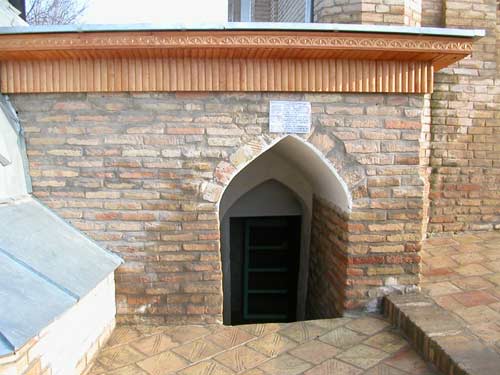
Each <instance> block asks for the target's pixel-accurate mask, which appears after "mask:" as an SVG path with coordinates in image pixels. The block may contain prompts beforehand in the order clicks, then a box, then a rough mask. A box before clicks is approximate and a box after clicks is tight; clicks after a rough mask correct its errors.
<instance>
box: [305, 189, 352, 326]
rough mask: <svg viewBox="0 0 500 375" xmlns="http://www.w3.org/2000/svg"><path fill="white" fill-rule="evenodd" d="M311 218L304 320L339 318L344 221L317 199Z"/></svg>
mask: <svg viewBox="0 0 500 375" xmlns="http://www.w3.org/2000/svg"><path fill="white" fill-rule="evenodd" d="M312 216H313V218H312V223H311V249H310V255H309V256H310V260H311V261H310V263H309V281H308V289H307V290H308V296H307V303H306V317H307V319H322V318H331V317H336V316H340V312H341V311H343V310H344V303H345V300H346V288H347V257H348V255H347V236H346V234H347V229H348V217H347V216H346V215H343V214H342V212H341V211H340V210H338V209H337V208H335V207H334V206H332V205H331V204H329V203H328V202H327V201H324V200H322V199H320V198H317V197H315V199H314V201H313V215H312Z"/></svg>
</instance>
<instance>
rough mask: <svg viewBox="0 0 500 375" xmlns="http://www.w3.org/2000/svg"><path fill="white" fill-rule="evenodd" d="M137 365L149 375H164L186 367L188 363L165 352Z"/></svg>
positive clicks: (173, 354) (169, 352)
mask: <svg viewBox="0 0 500 375" xmlns="http://www.w3.org/2000/svg"><path fill="white" fill-rule="evenodd" d="M137 365H138V366H139V367H140V368H142V369H143V370H145V371H146V372H147V373H148V374H150V375H166V374H172V373H174V372H175V371H177V370H180V369H182V368H184V367H186V366H188V365H189V362H188V361H186V360H185V359H184V358H182V357H181V356H179V355H177V354H175V353H172V352H171V351H166V352H163V353H160V354H157V355H154V356H152V357H149V358H148V359H145V360H143V361H140V362H138V363H137Z"/></svg>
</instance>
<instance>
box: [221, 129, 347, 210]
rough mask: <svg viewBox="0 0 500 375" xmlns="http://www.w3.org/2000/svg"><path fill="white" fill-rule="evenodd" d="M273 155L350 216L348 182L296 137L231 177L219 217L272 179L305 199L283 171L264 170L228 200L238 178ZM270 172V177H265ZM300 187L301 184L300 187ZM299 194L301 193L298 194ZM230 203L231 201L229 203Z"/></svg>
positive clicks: (266, 149)
mask: <svg viewBox="0 0 500 375" xmlns="http://www.w3.org/2000/svg"><path fill="white" fill-rule="evenodd" d="M269 152H272V153H273V154H274V155H275V156H276V157H279V158H281V159H282V160H283V161H285V162H286V163H287V164H288V165H291V166H293V167H295V168H297V172H300V173H299V174H302V175H304V176H305V177H307V180H308V182H309V184H310V185H311V188H312V190H313V193H314V194H315V195H317V196H319V197H321V198H323V199H325V200H327V201H328V202H330V203H333V204H334V205H335V206H336V207H337V208H338V209H340V210H341V211H342V212H344V213H350V212H351V209H352V196H351V193H350V191H349V188H348V185H347V183H346V181H344V179H343V178H342V177H341V176H340V175H339V173H338V172H337V170H336V169H335V167H334V166H333V165H332V164H331V163H330V162H329V161H328V159H326V158H325V156H324V155H323V154H322V153H321V152H320V151H319V150H317V149H316V148H315V147H314V146H313V145H312V144H310V143H309V142H307V141H306V140H304V139H302V138H300V137H298V136H295V135H286V136H284V137H283V138H280V139H276V140H275V141H274V142H272V143H270V144H268V145H267V147H264V149H263V150H262V151H261V152H260V153H258V154H257V155H254V157H253V158H250V159H249V160H248V161H247V162H246V163H243V164H242V165H240V166H239V168H238V169H237V170H236V171H235V173H234V174H233V175H232V176H231V178H230V179H229V181H228V183H227V184H226V185H225V186H224V188H223V191H222V194H221V195H220V199H219V201H218V206H219V215H220V217H223V216H224V214H225V212H226V211H227V209H228V208H229V207H230V206H231V205H232V203H234V202H235V201H236V200H237V199H238V198H239V197H240V196H241V195H243V194H245V193H246V192H248V191H250V190H251V189H252V188H254V187H255V186H257V185H259V184H260V183H262V182H264V181H265V180H268V179H271V178H272V179H275V180H277V181H280V182H282V183H284V184H285V185H288V186H289V187H290V188H291V189H292V190H294V191H295V193H296V194H297V195H299V196H303V194H302V193H301V191H300V190H301V189H300V186H295V187H294V185H293V184H292V185H290V184H289V183H287V182H286V181H284V179H285V180H286V177H285V176H284V175H283V173H282V171H279V170H274V171H272V170H269V169H267V171H266V170H262V169H261V170H260V173H258V174H257V173H256V174H255V176H254V177H255V178H253V179H251V180H249V181H247V185H246V186H245V187H243V186H242V187H240V194H239V195H237V196H235V195H233V196H232V197H231V198H229V200H228V196H227V193H228V192H229V191H231V185H232V184H233V182H235V181H237V177H238V176H241V174H242V173H243V171H246V170H247V168H251V166H252V165H254V163H258V162H259V160H262V158H263V157H264V156H265V155H267V153H269ZM263 172H267V173H263ZM299 185H300V184H299ZM297 190H299V191H297ZM225 200H227V201H225Z"/></svg>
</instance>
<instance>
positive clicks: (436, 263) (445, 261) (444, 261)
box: [421, 254, 457, 268]
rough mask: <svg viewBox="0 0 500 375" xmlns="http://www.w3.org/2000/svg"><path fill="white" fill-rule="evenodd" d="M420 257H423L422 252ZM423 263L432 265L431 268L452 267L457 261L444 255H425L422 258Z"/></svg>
mask: <svg viewBox="0 0 500 375" xmlns="http://www.w3.org/2000/svg"><path fill="white" fill-rule="evenodd" d="M421 255H422V257H425V255H424V254H421ZM423 261H424V263H425V264H428V265H430V266H432V268H453V267H456V266H457V262H455V261H454V260H453V259H452V258H451V257H449V256H446V255H438V256H435V257H430V256H428V257H426V258H425V259H423Z"/></svg>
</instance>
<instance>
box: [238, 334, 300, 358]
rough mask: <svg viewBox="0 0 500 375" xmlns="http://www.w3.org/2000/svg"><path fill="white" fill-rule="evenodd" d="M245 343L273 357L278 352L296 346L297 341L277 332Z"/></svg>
mask: <svg viewBox="0 0 500 375" xmlns="http://www.w3.org/2000/svg"><path fill="white" fill-rule="evenodd" d="M246 345H247V346H248V347H250V348H252V349H254V350H257V351H258V352H260V353H262V354H264V355H266V356H268V357H275V356H277V355H278V354H280V353H283V352H285V351H287V350H290V349H292V348H294V347H296V346H297V343H296V342H295V341H293V340H291V339H289V338H288V337H286V336H283V335H280V334H279V333H271V334H269V335H266V336H264V337H261V338H259V339H257V340H254V341H251V342H249V343H248V344H246Z"/></svg>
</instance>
